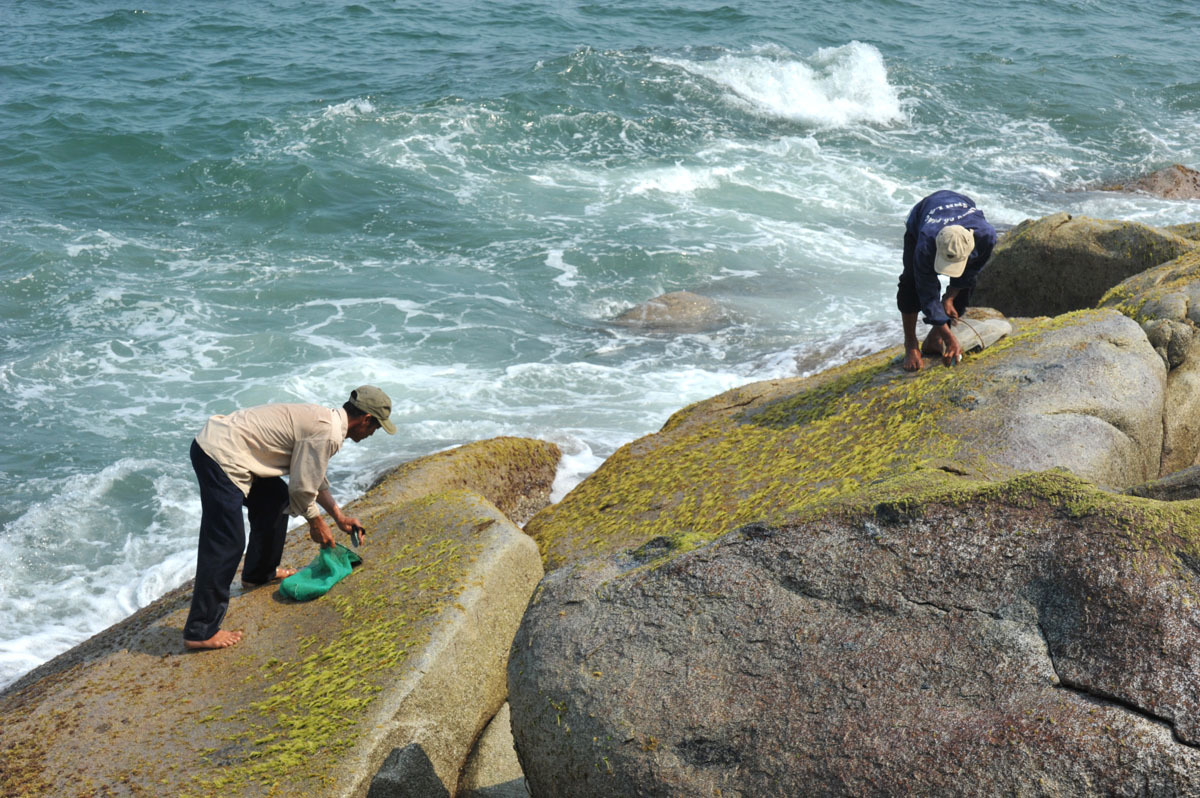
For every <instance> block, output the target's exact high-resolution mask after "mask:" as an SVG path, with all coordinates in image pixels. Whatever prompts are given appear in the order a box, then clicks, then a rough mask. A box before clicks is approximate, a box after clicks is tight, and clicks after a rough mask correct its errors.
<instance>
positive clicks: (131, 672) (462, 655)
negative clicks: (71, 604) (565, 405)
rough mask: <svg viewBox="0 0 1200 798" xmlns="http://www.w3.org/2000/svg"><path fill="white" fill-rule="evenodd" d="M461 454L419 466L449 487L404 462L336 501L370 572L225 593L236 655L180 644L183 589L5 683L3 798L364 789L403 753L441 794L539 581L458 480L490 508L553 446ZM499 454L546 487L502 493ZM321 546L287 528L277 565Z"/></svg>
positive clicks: (489, 708)
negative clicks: (324, 590) (297, 594)
mask: <svg viewBox="0 0 1200 798" xmlns="http://www.w3.org/2000/svg"><path fill="white" fill-rule="evenodd" d="M489 452H490V454H491V455H494V456H487V455H488V453H489ZM459 454H462V455H466V457H464V459H463V461H462V462H461V463H460V464H459V465H460V466H461V468H454V466H455V453H454V452H451V453H444V454H443V455H440V456H436V457H435V458H433V460H431V461H429V462H430V463H432V465H433V472H434V473H435V474H436V473H442V472H443V470H445V471H446V472H447V473H448V472H450V471H453V472H454V473H455V474H456V477H455V479H454V480H453V482H454V484H453V485H451V486H450V489H447V488H446V487H445V486H444V485H441V484H439V482H438V480H437V479H436V478H430V472H429V471H428V470H426V469H424V468H423V467H422V461H415V462H414V463H412V464H409V465H407V466H405V467H402V468H400V469H397V470H396V471H395V472H393V473H392V474H391V475H390V476H389V477H388V478H386V479H385V480H384V481H382V482H381V483H379V484H378V485H376V487H375V488H373V489H372V490H371V491H370V492H368V494H367V495H366V496H364V497H363V498H362V499H360V500H358V501H356V502H352V503H350V504H348V505H347V508H346V509H347V511H348V512H350V513H351V514H354V515H357V517H358V518H359V519H360V520H361V521H362V523H363V524H364V526H365V527H366V528H367V530H368V532H369V536H368V538H367V542H366V543H365V545H364V546H363V547H362V548H361V549H360V553H361V554H362V556H363V559H364V561H365V562H364V565H363V566H362V567H361V568H359V569H357V570H356V571H355V572H354V573H353V574H351V575H350V576H348V577H347V578H346V579H345V580H343V581H342V582H341V583H339V584H338V585H336V586H335V587H334V588H333V590H332V591H330V593H329V594H327V595H326V596H324V597H322V598H319V599H317V600H315V601H312V602H308V603H304V604H296V603H292V602H289V601H287V600H285V599H283V598H282V597H281V596H280V595H279V593H278V590H277V589H275V588H274V587H273V586H264V587H260V588H257V589H254V590H249V591H244V592H241V591H239V589H238V588H236V587H235V590H234V595H233V598H232V600H231V602H230V610H229V613H228V615H227V617H226V620H225V623H224V627H225V628H228V629H242V630H244V631H245V632H246V637H245V638H244V639H243V640H242V642H241V643H239V644H238V645H236V646H234V647H232V648H229V649H225V650H222V651H213V652H200V653H185V652H184V649H183V646H182V638H181V634H182V628H183V622H184V618H185V617H186V615H187V610H188V605H189V602H190V597H191V585H190V583H189V584H188V585H185V586H183V587H181V588H179V589H177V590H175V591H172V592H171V593H168V594H167V595H165V596H163V597H162V598H161V599H159V600H158V601H156V602H155V603H153V604H152V605H150V606H149V607H146V608H144V609H142V610H140V611H139V612H137V613H135V614H134V615H132V616H131V617H130V618H128V619H126V620H125V621H122V622H121V623H119V624H116V625H115V626H113V627H111V628H109V629H107V630H105V631H104V632H102V633H100V634H98V635H96V636H95V637H93V638H92V639H90V640H88V641H87V642H85V643H83V644H81V645H79V646H77V647H76V648H74V649H72V650H70V651H68V652H66V653H64V654H62V655H60V656H59V657H57V658H55V659H54V660H51V661H50V662H48V663H46V664H45V665H42V666H41V667H39V668H37V669H36V670H34V671H33V672H31V673H29V674H27V675H26V676H25V677H23V678H21V679H20V680H18V681H17V682H16V683H14V684H13V685H11V686H10V687H9V688H8V689H6V690H5V691H4V692H3V693H2V694H0V761H3V762H4V767H3V768H0V795H4V796H25V795H55V796H76V795H78V796H93V795H110V794H111V795H154V796H160V795H174V796H189V795H190V796H209V795H255V796H258V795H365V794H366V791H367V787H368V785H369V784H370V782H371V779H372V777H373V776H374V774H375V773H376V771H377V770H378V769H379V767H380V765H381V764H382V762H383V761H384V759H385V758H386V756H387V755H388V753H389V752H390V751H392V750H393V749H397V748H403V747H404V746H406V745H409V744H410V743H411V744H416V745H418V746H419V747H420V749H421V751H422V752H423V754H424V756H425V758H426V761H427V762H428V763H429V764H430V767H432V769H433V771H435V773H436V776H437V778H438V779H440V780H441V781H442V783H444V784H445V785H446V786H447V790H448V791H453V789H454V786H455V784H456V783H457V779H458V770H459V768H460V767H461V765H462V762H463V760H464V759H465V757H466V755H467V753H468V752H469V750H470V747H471V745H472V743H473V742H474V740H475V738H476V737H477V736H478V734H479V732H480V731H481V730H482V729H483V727H484V725H485V724H486V723H487V722H488V721H489V720H490V719H491V717H492V716H493V715H494V713H495V712H496V711H497V710H498V709H499V707H500V706H501V705H502V703H503V701H504V697H505V685H504V663H505V659H506V656H507V651H508V646H509V644H510V642H511V639H512V634H513V633H514V631H515V629H516V626H517V623H518V622H519V619H520V617H521V613H522V611H523V610H524V607H525V605H526V603H527V601H528V597H529V595H530V594H531V593H532V591H533V589H534V587H535V586H536V584H537V581H538V579H540V578H541V575H542V569H541V562H540V559H539V557H538V554H537V550H536V546H534V544H533V542H532V541H531V540H530V539H529V538H528V536H526V535H525V534H524V533H522V532H521V531H520V530H519V529H517V528H516V527H515V526H514V525H513V524H512V523H511V521H510V520H509V519H508V518H507V517H506V516H504V515H503V514H502V513H501V512H500V511H499V510H498V509H497V508H496V507H495V505H494V504H492V503H491V502H489V501H488V500H487V499H485V498H483V497H481V496H479V495H478V494H476V493H473V492H469V491H465V490H460V489H458V488H457V486H458V484H459V482H460V481H461V480H462V479H471V478H472V477H471V473H472V469H476V468H480V463H483V464H486V467H484V468H482V471H483V472H484V473H483V476H480V477H478V478H477V479H476V480H475V484H477V485H480V486H483V487H485V488H486V487H487V484H488V483H489V480H493V481H492V483H491V484H492V485H493V486H494V487H496V488H498V489H500V493H499V496H498V498H500V499H501V501H504V497H505V496H507V495H514V496H515V495H517V493H520V494H522V495H527V494H529V493H530V492H531V491H532V492H534V493H537V492H541V493H543V494H544V493H548V491H549V486H550V482H551V481H552V479H553V470H554V469H553V466H552V465H551V466H550V467H548V468H547V467H546V466H547V463H548V462H549V459H550V456H551V455H554V458H555V459H556V457H557V450H556V447H553V446H552V445H551V444H546V443H543V442H540V441H526V442H524V443H521V442H518V441H514V440H512V439H509V440H505V441H503V442H501V443H500V444H499V446H497V447H496V448H490V447H489V443H488V442H482V443H480V444H474V445H472V446H470V447H463V449H462V450H460V451H459ZM503 457H520V458H521V459H522V461H524V463H514V464H511V465H510V466H509V467H510V468H513V469H516V470H520V469H521V468H522V467H524V466H525V465H526V464H528V463H530V462H532V463H536V466H535V473H537V474H539V475H540V476H537V477H532V476H531V477H530V478H529V481H528V482H526V483H524V486H523V487H522V488H521V489H520V490H519V491H515V492H514V491H508V492H506V491H505V490H504V488H505V486H504V485H503V484H502V483H503V481H502V480H499V481H495V476H494V474H495V473H499V472H498V471H497V470H496V469H499V471H500V472H502V471H504V469H502V468H500V464H499V460H500V459H501V458H503ZM535 488H536V490H535ZM314 552H315V548H314V547H313V544H312V543H311V542H310V541H308V538H307V535H306V534H304V531H303V530H300V529H298V530H294V531H293V532H292V533H291V535H290V536H289V544H288V549H287V551H286V553H285V560H284V562H285V564H288V563H289V562H290V563H292V564H296V565H300V564H304V563H306V562H307V561H308V560H309V559H311V558H312V556H313V554H314ZM235 584H236V583H235Z"/></svg>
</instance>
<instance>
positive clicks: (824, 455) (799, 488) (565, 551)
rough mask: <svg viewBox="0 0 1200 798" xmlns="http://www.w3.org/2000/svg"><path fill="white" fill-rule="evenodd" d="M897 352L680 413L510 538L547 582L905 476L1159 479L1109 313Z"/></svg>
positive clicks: (1134, 383) (1151, 429)
mask: <svg viewBox="0 0 1200 798" xmlns="http://www.w3.org/2000/svg"><path fill="white" fill-rule="evenodd" d="M899 352H900V350H899V348H898V347H897V348H893V349H890V350H885V351H883V352H881V353H878V354H876V355H872V356H870V357H866V358H861V359H859V360H856V361H853V362H851V363H849V364H846V365H845V366H842V367H840V368H837V369H832V370H830V371H827V372H824V373H822V374H819V375H816V376H814V377H809V378H794V379H786V380H771V381H765V382H759V383H753V384H751V385H746V386H743V387H741V388H738V389H735V390H733V391H729V392H727V393H724V394H722V395H720V396H717V397H714V398H712V399H709V400H706V401H704V402H700V403H697V404H695V405H692V406H691V407H688V408H685V409H683V410H681V411H679V412H678V413H676V414H675V415H674V416H672V417H671V419H670V420H668V421H667V423H666V424H665V425H664V427H663V428H662V430H661V431H659V432H658V433H656V434H654V435H649V436H646V437H644V438H641V439H639V440H637V441H634V442H633V443H630V444H628V445H626V446H623V447H622V448H621V449H619V450H618V451H617V452H616V453H614V454H613V455H612V456H611V457H609V458H608V460H606V461H605V462H604V464H603V465H601V467H600V468H599V469H597V471H596V472H595V473H594V474H592V475H591V476H589V477H588V478H587V479H586V480H584V481H583V482H582V483H580V484H579V485H578V486H577V487H576V488H575V489H574V490H573V491H571V493H569V494H568V495H567V496H566V497H564V499H563V500H562V501H561V502H559V503H558V504H556V505H554V506H552V507H548V508H547V509H545V510H543V511H542V512H541V513H539V514H538V515H536V516H535V517H534V518H533V519H532V520H531V521H530V522H529V523H528V524H527V525H526V527H525V529H526V531H527V532H528V533H529V534H531V535H533V536H534V537H535V538H536V539H537V541H538V546H539V548H540V549H541V551H542V554H543V557H544V559H545V562H546V566H547V569H548V570H551V569H553V568H556V567H559V566H561V565H563V564H566V563H570V562H574V561H576V560H578V559H580V558H582V557H590V556H597V555H604V554H611V553H614V552H617V551H621V550H624V549H627V548H633V547H637V546H640V545H642V544H643V543H645V542H646V541H648V540H650V539H652V538H656V537H667V538H670V539H671V540H672V541H674V542H675V544H677V545H681V546H684V547H689V546H695V545H699V544H702V543H704V542H707V541H709V540H711V539H712V538H713V537H715V536H717V535H719V534H722V533H724V532H725V531H727V530H728V529H729V528H730V527H731V526H736V525H738V524H744V523H750V522H754V521H762V520H766V521H774V520H777V519H781V518H789V517H795V516H796V515H797V514H802V513H804V512H805V511H806V509H807V508H809V507H811V506H813V505H814V504H816V503H819V502H821V501H824V500H825V499H828V498H831V497H837V496H845V495H849V494H851V493H853V492H855V491H857V490H858V489H859V488H860V487H862V486H864V485H868V484H871V483H873V482H876V481H878V480H881V479H886V478H888V477H890V476H894V475H896V474H898V473H907V472H909V471H911V470H912V469H913V468H915V467H919V466H928V467H932V468H938V469H943V470H946V471H949V472H953V473H959V474H971V475H975V476H979V477H985V478H988V479H1003V478H1006V477H1008V476H1011V475H1013V474H1016V473H1020V472H1023V471H1028V470H1041V469H1048V468H1054V467H1062V468H1066V469H1069V470H1071V471H1073V472H1074V473H1076V474H1078V475H1080V476H1082V477H1085V478H1087V479H1091V480H1094V481H1095V482H1097V483H1099V484H1101V485H1103V486H1106V487H1110V488H1125V487H1128V486H1130V485H1135V484H1139V483H1142V482H1145V481H1146V480H1148V479H1152V478H1154V477H1156V476H1158V474H1159V469H1160V459H1161V455H1162V434H1163V433H1162V429H1163V413H1164V409H1163V402H1164V392H1165V383H1166V368H1165V367H1164V366H1163V364H1162V361H1161V360H1160V358H1159V357H1158V355H1157V354H1156V353H1155V351H1154V349H1153V348H1152V347H1151V346H1150V344H1149V342H1148V341H1147V339H1146V336H1145V334H1144V333H1143V331H1142V329H1141V328H1140V327H1139V325H1138V324H1137V323H1136V322H1134V321H1133V320H1131V319H1129V318H1126V317H1125V316H1123V315H1121V314H1120V313H1117V312H1116V311H1114V310H1108V309H1106V310H1093V311H1085V312H1080V313H1077V314H1071V315H1069V316H1065V317H1062V318H1059V319H1040V320H1032V321H1026V322H1023V323H1021V324H1018V325H1017V329H1016V331H1015V332H1014V333H1013V334H1012V335H1010V336H1009V337H1007V338H1005V339H1003V340H1001V341H999V342H998V343H996V344H995V345H993V346H991V347H989V348H988V349H986V350H984V351H983V352H980V353H977V354H971V355H968V356H967V357H966V358H965V359H964V360H963V362H962V363H961V364H960V365H959V366H957V367H955V368H952V369H948V368H945V367H943V366H941V365H936V366H932V367H930V368H926V369H925V370H923V371H921V372H919V373H917V374H916V375H910V374H909V373H907V372H905V371H903V370H902V368H901V364H900V362H899V358H898V355H899Z"/></svg>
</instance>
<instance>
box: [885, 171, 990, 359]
mask: <svg viewBox="0 0 1200 798" xmlns="http://www.w3.org/2000/svg"><path fill="white" fill-rule="evenodd" d="M995 246H996V228H994V227H992V225H991V224H990V223H989V222H988V220H987V219H985V218H984V217H983V211H981V210H979V209H978V208H976V207H975V201H974V200H972V199H971V198H970V197H966V196H963V195H962V194H956V193H955V192H953V191H935V192H934V193H932V194H930V195H929V196H928V197H926V198H925V199H923V200H921V201H920V202H918V203H917V204H916V205H914V206H913V209H912V210H911V211H910V212H909V214H908V221H907V222H906V223H905V225H904V271H903V272H902V273H901V274H900V286H899V289H898V290H897V292H896V305H897V307H898V308H899V309H900V318H901V319H902V320H903V322H904V369H905V371H919V370H920V369H921V367H922V366H924V365H925V364H924V361H923V360H922V359H921V355H922V354H926V355H940V356H941V357H942V360H943V362H945V364H946V365H947V366H951V365H953V364H955V363H957V362H958V360H959V359H960V358H962V347H960V346H959V344H958V339H957V338H955V337H954V333H953V332H951V331H950V325H951V320H953V319H957V318H958V317H959V314H961V313H965V312H966V310H967V305H968V303H969V300H970V298H971V289H972V288H974V287H975V278H976V277H977V276H978V275H979V272H980V271H981V270H982V269H983V267H984V266H985V265H986V264H987V262H988V258H990V257H991V256H992V248H993V247H995ZM939 274H944V275H946V276H947V277H949V278H950V285H949V287H948V288H947V289H946V293H945V294H944V295H943V294H942V286H941V283H939V282H938V275H939ZM919 312H924V314H925V319H924V321H925V323H926V324H928V325H930V326H931V327H932V328H933V329H932V330H930V332H929V335H928V336H926V337H925V344H924V345H923V346H922V345H921V344H920V343H918V341H917V313H919Z"/></svg>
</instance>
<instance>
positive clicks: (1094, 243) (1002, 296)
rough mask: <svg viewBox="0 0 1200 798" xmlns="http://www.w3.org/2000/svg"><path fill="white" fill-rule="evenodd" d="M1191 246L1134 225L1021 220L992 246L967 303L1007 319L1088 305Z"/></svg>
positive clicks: (1066, 218) (1058, 218)
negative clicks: (989, 257)
mask: <svg viewBox="0 0 1200 798" xmlns="http://www.w3.org/2000/svg"><path fill="white" fill-rule="evenodd" d="M1197 247H1200V242H1197V241H1194V240H1191V239H1188V238H1184V237H1182V236H1180V235H1176V234H1174V233H1172V232H1170V231H1168V230H1163V229H1159V228H1156V227H1150V226H1147V225H1144V224H1139V223H1137V222H1119V221H1106V220H1102V219H1092V218H1090V217H1087V216H1071V215H1070V214H1067V213H1056V214H1054V215H1052V216H1047V217H1044V218H1042V219H1037V220H1026V221H1024V222H1022V223H1021V224H1019V225H1017V226H1016V227H1015V228H1013V229H1012V230H1011V231H1010V232H1009V233H1008V234H1007V235H1005V236H1004V238H1003V240H1002V241H1001V242H1000V243H999V244H998V245H997V246H996V249H995V251H994V253H993V254H992V258H991V260H990V262H989V263H988V265H987V267H986V268H985V269H984V270H983V271H982V272H981V273H980V274H979V279H978V282H977V284H976V287H975V290H974V291H973V293H972V296H971V301H972V302H974V303H977V304H981V305H989V306H991V307H994V308H997V309H998V310H1000V311H1002V312H1004V313H1006V314H1008V315H1010V316H1040V315H1046V316H1053V315H1056V314H1059V313H1066V312H1069V311H1072V310H1080V309H1083V308H1090V307H1094V306H1095V305H1096V303H1097V301H1099V299H1100V297H1101V295H1102V294H1104V292H1105V291H1106V290H1108V289H1109V288H1110V287H1112V286H1114V285H1116V284H1117V283H1119V282H1121V281H1122V280H1124V279H1125V278H1127V277H1129V276H1131V275H1134V274H1138V273H1140V272H1143V271H1145V270H1146V269H1150V268H1152V267H1154V266H1157V265H1159V264H1160V263H1166V262H1167V261H1170V260H1174V259H1175V258H1177V257H1179V256H1180V255H1182V254H1183V253H1185V252H1189V251H1191V250H1193V249H1196V248H1197Z"/></svg>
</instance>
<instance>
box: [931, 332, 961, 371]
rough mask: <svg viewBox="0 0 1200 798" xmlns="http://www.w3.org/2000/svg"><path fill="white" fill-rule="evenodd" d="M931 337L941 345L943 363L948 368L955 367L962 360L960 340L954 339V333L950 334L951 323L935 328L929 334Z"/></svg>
mask: <svg viewBox="0 0 1200 798" xmlns="http://www.w3.org/2000/svg"><path fill="white" fill-rule="evenodd" d="M929 337H930V338H933V339H934V341H935V342H936V343H938V344H940V346H941V350H942V362H943V363H945V364H946V365H947V366H953V365H955V364H956V363H958V361H960V360H962V347H961V346H960V345H959V343H958V339H957V338H955V337H954V333H952V332H950V324H949V323H946V324H941V325H938V326H937V327H934V328H933V330H932V331H931V332H930V333H929Z"/></svg>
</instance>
